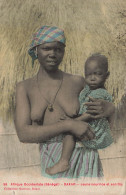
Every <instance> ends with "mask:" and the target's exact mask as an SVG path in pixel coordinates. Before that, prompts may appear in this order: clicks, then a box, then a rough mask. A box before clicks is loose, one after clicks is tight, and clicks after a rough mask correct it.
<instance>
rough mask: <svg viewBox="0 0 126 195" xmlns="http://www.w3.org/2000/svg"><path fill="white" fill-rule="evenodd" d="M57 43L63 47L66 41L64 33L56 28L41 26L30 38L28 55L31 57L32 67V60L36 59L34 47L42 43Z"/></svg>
mask: <svg viewBox="0 0 126 195" xmlns="http://www.w3.org/2000/svg"><path fill="white" fill-rule="evenodd" d="M54 41H58V42H61V43H63V44H64V45H65V42H66V39H65V35H64V31H63V30H62V29H60V28H58V27H56V26H42V27H41V28H40V29H39V30H38V31H37V32H36V33H35V34H34V35H33V38H32V42H31V45H30V48H29V50H28V53H29V55H30V56H31V57H32V66H33V65H34V60H36V59H37V58H38V57H37V55H36V53H35V47H36V46H38V45H41V44H43V43H50V42H54Z"/></svg>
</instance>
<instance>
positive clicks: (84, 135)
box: [68, 120, 95, 140]
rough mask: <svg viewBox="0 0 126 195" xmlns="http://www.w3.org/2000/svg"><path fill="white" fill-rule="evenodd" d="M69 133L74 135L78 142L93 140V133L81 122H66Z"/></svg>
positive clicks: (86, 124)
mask: <svg viewBox="0 0 126 195" xmlns="http://www.w3.org/2000/svg"><path fill="white" fill-rule="evenodd" d="M68 122H69V129H70V133H71V134H73V135H75V137H76V138H77V139H79V140H90V139H93V138H94V136H95V135H94V133H93V132H92V130H91V128H90V126H89V125H88V123H86V122H83V121H76V120H68Z"/></svg>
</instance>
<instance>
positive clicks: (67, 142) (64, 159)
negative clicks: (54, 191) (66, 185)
mask: <svg viewBox="0 0 126 195" xmlns="http://www.w3.org/2000/svg"><path fill="white" fill-rule="evenodd" d="M75 143H76V142H75V139H74V137H73V136H72V135H66V136H65V137H64V139H63V148H62V154H61V158H60V160H59V161H58V162H57V163H56V164H55V165H54V166H53V167H49V168H47V169H46V173H47V174H49V175H55V174H57V173H61V172H64V171H67V170H68V169H69V160H70V158H71V155H72V152H73V150H74V147H75Z"/></svg>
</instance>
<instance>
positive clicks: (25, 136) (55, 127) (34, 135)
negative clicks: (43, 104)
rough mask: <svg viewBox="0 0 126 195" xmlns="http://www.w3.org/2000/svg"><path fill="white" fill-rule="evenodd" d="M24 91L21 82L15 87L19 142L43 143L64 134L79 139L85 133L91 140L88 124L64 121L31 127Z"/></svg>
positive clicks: (16, 125)
mask: <svg viewBox="0 0 126 195" xmlns="http://www.w3.org/2000/svg"><path fill="white" fill-rule="evenodd" d="M26 91H27V90H26V89H25V85H24V84H23V82H22V83H19V84H18V85H17V89H16V112H15V127H16V130H17V135H18V137H19V140H20V141H21V142H27V143H39V142H45V141H47V140H48V139H50V138H52V137H55V136H57V135H59V134H61V133H66V132H67V133H70V134H74V135H75V136H76V137H77V138H79V139H81V138H82V137H84V134H85V133H86V134H88V133H89V137H91V138H92V134H91V131H90V128H89V126H88V124H87V123H84V122H82V121H70V120H66V121H61V122H57V123H55V124H51V125H43V126H39V125H38V126H37V125H35V126H34V125H32V121H31V118H30V113H31V110H30V102H29V98H28V95H27V92H26Z"/></svg>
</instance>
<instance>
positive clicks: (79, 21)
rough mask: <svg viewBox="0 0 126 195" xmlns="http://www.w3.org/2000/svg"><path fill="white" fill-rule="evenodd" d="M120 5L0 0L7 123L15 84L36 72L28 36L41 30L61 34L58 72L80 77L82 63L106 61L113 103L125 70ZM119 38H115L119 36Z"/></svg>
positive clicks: (124, 0)
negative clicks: (93, 58) (63, 43)
mask: <svg viewBox="0 0 126 195" xmlns="http://www.w3.org/2000/svg"><path fill="white" fill-rule="evenodd" d="M125 10H126V0H119V1H115V0H1V2H0V18H1V19H0V42H1V46H0V75H1V76H0V94H1V96H0V102H1V103H0V115H1V117H2V118H4V119H7V120H9V119H12V118H13V111H14V105H15V104H14V97H15V85H16V83H17V82H18V81H21V80H24V79H26V78H28V77H32V76H33V75H34V74H36V72H37V70H38V64H37V62H36V64H35V67H34V68H32V66H31V59H30V57H29V56H28V54H27V49H28V45H29V43H30V37H31V35H32V33H33V32H34V31H35V30H36V29H37V28H38V27H40V26H42V25H46V24H47V25H56V26H59V27H61V28H63V29H64V30H65V34H66V37H67V47H66V54H65V57H64V60H63V63H62V65H61V69H62V70H65V71H67V72H71V73H73V74H80V75H83V65H84V62H85V60H86V58H87V57H88V56H89V55H90V54H92V53H96V52H101V53H103V54H105V55H106V56H107V57H108V58H109V69H110V72H111V75H110V78H109V79H108V81H107V83H106V87H107V89H108V90H109V92H111V93H112V94H113V97H114V100H115V103H118V102H119V101H120V99H121V97H122V94H123V93H124V79H125V75H126V74H125V71H126V57H125V51H126V44H125V38H126V36H125V34H124V32H125V28H126V21H125V20H126V17H125V16H124V15H125V14H124V13H125ZM119 35H121V36H119Z"/></svg>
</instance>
